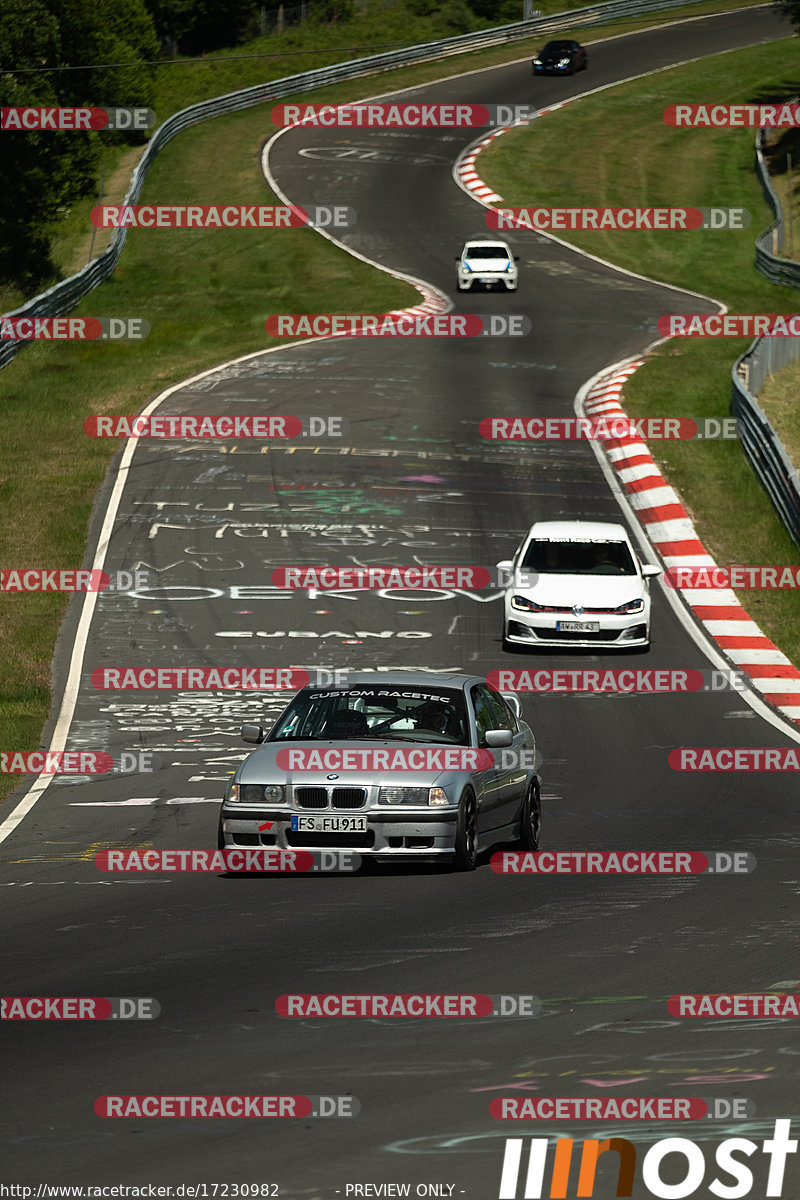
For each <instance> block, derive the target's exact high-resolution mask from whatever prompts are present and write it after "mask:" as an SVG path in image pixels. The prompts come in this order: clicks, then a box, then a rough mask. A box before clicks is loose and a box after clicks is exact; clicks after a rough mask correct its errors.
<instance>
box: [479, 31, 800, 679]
mask: <svg viewBox="0 0 800 1200" xmlns="http://www.w3.org/2000/svg"><path fill="white" fill-rule="evenodd" d="M796 78H797V43H796V41H779V42H775V43H771V44H768V45H764V46H759V47H756V48H753V49H748V50H741V51H735V52H732V53H728V54H723V55H720V56H718V57H715V58H711V59H706V60H704V61H703V62H702V63H698V64H694V65H691V66H686V67H680V68H676V69H674V70H670V71H666V72H661V73H659V74H658V75H654V76H652V77H650V78H648V79H643V80H641V81H639V82H636V83H630V84H625V85H623V86H621V87H618V88H613V89H610V90H609V91H606V92H601V93H599V94H598V95H597V96H592V97H589V98H588V99H586V100H581V101H579V102H578V103H576V104H573V105H570V106H569V108H568V109H566V110H561V111H557V112H555V113H552V114H550V115H548V116H546V117H544V118H542V119H541V120H540V121H537V122H535V123H534V124H533V125H532V126H530V127H526V128H524V129H519V130H514V131H513V132H511V133H507V134H505V135H504V136H503V137H502V138H499V139H498V140H497V141H496V142H495V143H494V144H493V145H492V146H491V147H490V148H489V149H488V150H487V151H485V152H484V153H483V154H482V155H481V158H480V161H479V170H480V174H481V176H482V177H483V178H484V179H485V180H486V182H487V183H488V184H489V185H490V186H491V187H492V188H494V189H495V190H496V191H497V192H498V193H499V195H501V196H502V197H503V199H504V201H505V202H507V203H509V204H511V205H518V206H524V205H530V204H536V205H543V206H551V205H552V206H572V207H582V206H584V205H585V206H593V205H597V204H598V203H600V204H608V205H665V206H666V205H688V206H697V207H721V208H727V207H744V208H746V209H748V210H749V211H750V212H751V213H752V217H753V221H752V224H751V225H750V226H749V228H748V229H746V230H742V231H740V232H733V231H726V232H717V233H713V232H710V231H703V230H696V231H687V232H685V233H679V232H677V233H669V232H666V233H658V232H649V231H640V232H630V233H629V232H616V233H615V232H602V233H600V232H598V233H594V234H592V233H582V234H581V233H574V234H573V233H563V234H561V233H560V234H559V235H558V236H559V237H561V238H562V239H563V240H566V241H569V242H571V243H572V244H574V245H576V246H579V247H581V248H582V249H585V250H588V251H590V252H591V253H593V254H596V255H599V256H600V257H602V258H605V259H608V260H609V261H611V262H614V263H616V264H618V265H619V266H622V267H625V268H627V269H628V270H632V271H636V272H638V273H641V274H646V275H647V276H649V277H651V278H654V279H658V280H663V281H664V282H666V283H672V284H676V285H678V286H680V287H686V288H690V289H692V290H693V291H697V292H701V293H704V294H708V295H711V296H713V297H714V298H716V299H719V300H722V301H723V302H724V303H725V304H727V305H728V307H729V309H730V311H731V312H742V313H749V312H755V313H759V312H761V313H780V312H785V313H788V312H796V311H797V308H798V293H797V291H796V290H794V289H792V288H784V287H776V286H774V285H772V284H771V283H769V281H768V280H767V279H766V278H765V277H764V276H763V275H761V274H760V273H759V272H758V271H756V269H755V267H754V265H753V246H754V240H755V236H756V234H757V233H758V232H760V230H762V229H764V228H765V227H766V226H767V225H768V224H769V223H770V220H771V214H770V210H769V208H768V206H767V204H766V203H765V201H764V199H763V194H762V192H761V189H760V186H759V184H758V180H757V177H756V174H755V170H754V149H753V145H754V131H751V130H737V129H729V130H708V129H680V130H678V129H673V128H671V127H669V126H667V125H665V124H664V122H663V119H662V112H663V109H664V108H665V106H666V105H668V104H672V103H677V102H681V103H689V104H691V103H696V104H700V103H707V102H708V101H709V98H713V101H714V103H721V104H728V103H730V104H734V103H741V102H745V101H753V100H755V99H756V98H758V97H759V96H763V95H764V94H765V93H768V94H770V95H780V94H782V93H784V89H786V91H785V94H787V95H790V94H791V91H789V90H788V89H789V88H790V86H791V82H792V80H795V81H796ZM795 90H796V83H795ZM609 131H613V132H612V134H611V136H609ZM598 147H602V148H603V149H602V152H598ZM531 271H532V273H534V272H535V268H531ZM748 345H749V339H741V338H739V339H732V338H693V339H686V340H679V339H673V340H672V341H670V342H668V343H666V344H665V345H664V346H663V347H661V348H659V349H658V350H657V351H656V352H655V353H654V354H653V355H652V357H651V358H650V359H649V360H648V362H647V365H646V366H644V367H642V368H641V369H640V370H639V371H638V372H637V373H636V374H635V375H634V376H632V378H631V379H630V380H629V381H628V383H627V384H626V386H625V407H626V409H627V411H628V412H629V413H630V414H631V415H632V416H636V417H640V416H649V415H652V416H691V417H706V416H709V417H724V416H729V415H730V398H731V368H732V366H733V364H734V362H735V360H736V358H737V357H738V355H739V354H741V353H742V352H743V351H744V350H745V349H746V348H747V346H748ZM650 450H651V453H652V454H653V456H654V458H655V459H656V460H657V461H658V462H659V463H660V464H661V466H662V468H663V470H664V473H665V475H666V477H667V478H668V479H669V481H670V483H671V484H672V485H673V486H674V487H675V488H676V489H677V490H678V492H679V493H680V495H681V497H682V499H683V502H684V504H685V506H686V508H687V511H688V512H689V513H690V515H691V516H692V518H693V520H694V521H695V523H696V526H697V529H698V532H699V535H700V537H701V538H702V540H703V542H704V543H705V545H706V546H707V547H708V549H709V551H710V552H711V553H712V554H713V555H714V557H715V558H716V560H717V561H718V562H719V563H720V564H730V563H745V564H758V563H766V564H781V563H791V564H796V563H798V562H800V552H798V549H797V547H796V546H795V545H794V543H793V542H792V540H791V538H790V537H789V535H788V533H787V532H786V530H785V529H784V527H783V525H782V523H781V521H780V519H779V518H778V516H777V514H776V512H775V510H774V508H773V507H772V504H771V503H770V501H769V499H768V497H767V495H766V493H765V492H764V491H763V490H762V488H761V486H760V484H759V483H758V480H757V478H756V476H755V474H754V472H753V471H752V469H751V467H750V465H749V464H748V462H747V459H746V458H745V456H744V454H743V452H742V450H741V447H740V445H739V443H738V441H736V442H705V443H697V442H673V443H664V442H653V443H652V444H651V446H650ZM739 598H740V600H741V602H742V603H743V604H744V605H745V607H746V608H747V609H748V610H749V611H750V613H751V614H752V616H753V618H754V619H755V620H757V621H758V622H759V624H760V625H761V626H762V628H763V629H764V631H765V632H766V633H767V634H768V636H770V637H771V638H772V639H773V640H774V641H775V642H776V643H777V645H779V646H780V647H781V649H782V650H783V651H784V653H786V654H787V655H788V656H789V657H790V658H791V659H792V661H794V662H796V663H800V612H798V609H797V601H796V597H795V596H794V595H792V594H791V593H789V592H767V591H764V592H760V593H756V592H740V593H739Z"/></svg>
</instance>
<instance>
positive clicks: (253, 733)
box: [241, 725, 264, 746]
mask: <svg viewBox="0 0 800 1200" xmlns="http://www.w3.org/2000/svg"><path fill="white" fill-rule="evenodd" d="M241 736H242V741H243V742H254V743H255V745H256V746H260V745H261V743H262V742H263V740H264V730H263V729H262V728H261V726H260V725H243V726H242V730H241Z"/></svg>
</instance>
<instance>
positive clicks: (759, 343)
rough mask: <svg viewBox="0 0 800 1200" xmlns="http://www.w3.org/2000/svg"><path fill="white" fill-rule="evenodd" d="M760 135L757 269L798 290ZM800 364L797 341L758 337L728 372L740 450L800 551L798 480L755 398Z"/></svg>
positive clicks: (796, 267) (798, 272)
mask: <svg viewBox="0 0 800 1200" xmlns="http://www.w3.org/2000/svg"><path fill="white" fill-rule="evenodd" d="M763 151H764V130H763V129H759V131H758V135H757V136H756V169H757V171H758V175H759V179H760V180H761V186H762V187H763V189H764V193H765V195H766V198H767V202H768V203H769V204H770V206H771V208H772V211H773V212H774V213H775V220H774V221H773V223H772V224H771V225H770V227H769V229H766V230H765V231H764V233H762V234H760V236H759V237H758V238H757V239H756V266H757V267H758V269H759V270H760V271H762V272H763V274H764V275H766V276H767V278H768V279H769V280H771V282H772V283H778V284H783V285H784V286H788V287H800V263H797V262H790V261H789V260H788V259H785V258H779V257H778V252H779V251H780V250H782V249H783V230H784V225H783V211H782V209H781V204H780V200H779V199H778V196H777V194H776V192H775V189H774V188H773V186H772V183H771V182H770V178H769V171H768V170H767V165H766V163H765V162H764V153H763ZM798 360H800V338H796V337H774V338H765V337H758V338H756V340H755V341H754V342H753V343H752V345H751V346H750V347H749V349H748V350H747V351H746V352H745V353H744V354H742V355H740V357H739V358H737V360H736V362H735V363H734V366H733V370H732V372H731V379H732V384H733V395H732V399H731V411H732V412H733V415H734V416H735V417H736V424H737V428H738V432H739V438H740V440H741V443H742V449H743V450H744V452H745V454H746V455H747V458H748V460H749V461H750V465H751V466H752V468H753V470H754V471H755V473H756V475H757V476H758V478H759V479H760V480H761V484H762V486H763V488H764V489H765V491H766V493H767V495H768V496H769V498H770V499H771V500H772V503H773V504H774V505H775V508H776V509H777V510H778V514H779V516H780V518H781V520H782V521H783V523H784V525H785V526H786V528H787V529H788V531H789V533H790V535H791V537H792V539H793V540H794V542H795V543H796V544H797V545H798V546H800V476H799V475H798V470H797V468H796V467H795V466H794V464H793V463H792V460H791V459H790V458H789V455H788V454H787V452H786V447H785V446H784V444H783V442H782V441H781V440H780V438H779V437H778V435H777V433H776V432H775V430H774V429H773V428H772V425H771V424H770V422H769V419H768V417H767V415H766V413H765V412H764V410H763V409H762V408H761V406H760V405H759V403H758V400H757V396H758V394H759V392H760V391H761V389H762V387H763V386H764V383H765V381H766V380H767V378H768V377H769V376H770V375H772V374H774V372H775V371H779V370H780V369H781V367H785V366H788V364H789V363H791V362H797V361H798Z"/></svg>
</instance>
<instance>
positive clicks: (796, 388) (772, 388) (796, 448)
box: [758, 362, 800, 466]
mask: <svg viewBox="0 0 800 1200" xmlns="http://www.w3.org/2000/svg"><path fill="white" fill-rule="evenodd" d="M758 403H759V404H760V405H761V407H762V408H763V409H764V412H765V413H766V414H767V416H768V417H769V420H770V424H771V425H772V428H773V429H774V430H775V432H776V433H777V435H778V437H779V438H780V439H781V441H782V442H783V444H784V446H785V447H786V452H787V454H788V455H789V457H790V459H791V460H792V462H793V463H794V465H795V466H797V465H798V463H800V362H795V363H791V364H790V365H789V366H788V367H784V368H783V370H782V371H776V372H775V374H774V375H770V377H769V378H768V379H767V382H766V383H765V384H764V386H763V388H762V389H761V392H760V394H759V397H758Z"/></svg>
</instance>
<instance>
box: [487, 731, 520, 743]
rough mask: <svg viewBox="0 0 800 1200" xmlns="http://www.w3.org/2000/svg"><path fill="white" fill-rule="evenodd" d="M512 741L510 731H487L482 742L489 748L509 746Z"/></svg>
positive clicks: (512, 737)
mask: <svg viewBox="0 0 800 1200" xmlns="http://www.w3.org/2000/svg"><path fill="white" fill-rule="evenodd" d="M513 740H514V735H513V733H512V732H511V730H510V729H487V730H486V733H485V735H484V741H485V742H486V745H487V746H489V747H495V746H510V745H511V743H512V742H513Z"/></svg>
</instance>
